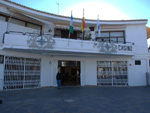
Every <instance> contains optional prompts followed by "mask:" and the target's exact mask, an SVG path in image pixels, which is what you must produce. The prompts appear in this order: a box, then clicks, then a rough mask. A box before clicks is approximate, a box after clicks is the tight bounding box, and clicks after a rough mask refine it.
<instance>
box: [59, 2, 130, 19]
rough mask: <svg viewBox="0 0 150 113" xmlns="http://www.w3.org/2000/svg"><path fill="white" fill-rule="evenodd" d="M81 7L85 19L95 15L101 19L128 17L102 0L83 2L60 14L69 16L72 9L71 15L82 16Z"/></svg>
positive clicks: (93, 17) (94, 17)
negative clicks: (101, 0) (100, 0)
mask: <svg viewBox="0 0 150 113" xmlns="http://www.w3.org/2000/svg"><path fill="white" fill-rule="evenodd" d="M83 8H84V17H85V19H97V15H99V18H100V19H101V20H124V19H130V18H129V17H128V16H127V15H125V14H124V13H122V12H121V11H119V10H118V9H117V8H115V7H113V6H112V5H110V4H107V3H103V2H83V3H80V4H78V5H75V6H73V7H71V8H69V9H67V10H65V11H64V12H63V13H62V14H61V15H65V16H70V15H71V10H72V12H73V17H78V18H82V16H83Z"/></svg>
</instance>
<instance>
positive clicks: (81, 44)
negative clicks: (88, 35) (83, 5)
mask: <svg viewBox="0 0 150 113" xmlns="http://www.w3.org/2000/svg"><path fill="white" fill-rule="evenodd" d="M83 19H84V9H83V18H82V23H83ZM83 39H84V28H83V32H82V43H81V47H82V46H83Z"/></svg>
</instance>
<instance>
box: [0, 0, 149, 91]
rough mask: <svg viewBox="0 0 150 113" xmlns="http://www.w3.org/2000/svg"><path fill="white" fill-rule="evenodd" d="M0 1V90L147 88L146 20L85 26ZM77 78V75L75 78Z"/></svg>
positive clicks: (61, 17)
mask: <svg viewBox="0 0 150 113" xmlns="http://www.w3.org/2000/svg"><path fill="white" fill-rule="evenodd" d="M81 21H82V19H79V18H74V19H73V25H74V33H73V34H71V35H70V37H69V38H68V36H69V25H70V17H65V16H61V15H55V14H51V13H47V12H42V11H38V10H35V9H31V8H29V7H25V6H22V5H20V4H17V3H14V2H10V1H5V0H3V1H0V25H1V27H0V47H1V48H0V90H13V89H26V88H37V87H49V86H57V84H56V74H57V72H58V68H60V69H61V71H62V73H63V80H62V85H64V86H70V85H74V86H85V85H91V86H146V85H147V83H146V72H149V56H148V48H147V34H146V23H147V20H146V19H145V20H100V23H101V24H100V25H101V36H100V37H98V35H97V34H98V31H97V29H96V26H97V20H88V19H86V20H85V24H86V27H85V31H84V38H83V34H82V32H81V28H80V26H81ZM77 72H78V73H77Z"/></svg>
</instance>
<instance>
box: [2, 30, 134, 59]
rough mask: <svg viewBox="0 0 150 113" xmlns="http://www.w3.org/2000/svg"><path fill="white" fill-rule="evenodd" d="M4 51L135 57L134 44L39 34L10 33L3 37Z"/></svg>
mask: <svg viewBox="0 0 150 113" xmlns="http://www.w3.org/2000/svg"><path fill="white" fill-rule="evenodd" d="M2 49H3V50H16V51H17V50H22V51H26V52H31V51H33V50H35V51H37V52H39V51H41V52H43V53H47V54H51V53H53V54H58V53H63V54H91V55H101V54H111V55H129V56H130V55H134V44H133V43H126V44H123V43H122V44H121V43H109V42H98V41H92V40H78V39H63V38H58V37H53V36H52V35H48V34H47V35H46V34H45V35H43V36H39V35H38V34H30V33H21V32H17V33H16V32H15V33H14V32H9V33H5V34H4V37H3V46H2Z"/></svg>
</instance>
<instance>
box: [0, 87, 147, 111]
mask: <svg viewBox="0 0 150 113" xmlns="http://www.w3.org/2000/svg"><path fill="white" fill-rule="evenodd" d="M1 99H2V100H3V104H0V113H61V112H62V113H150V87H62V88H61V89H57V88H39V89H28V90H16V91H1V92H0V100H1Z"/></svg>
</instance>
